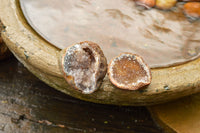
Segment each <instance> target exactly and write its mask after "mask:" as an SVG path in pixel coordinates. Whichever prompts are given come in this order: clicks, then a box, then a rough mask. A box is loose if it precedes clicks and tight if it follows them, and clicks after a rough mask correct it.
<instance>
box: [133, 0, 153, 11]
mask: <svg viewBox="0 0 200 133" xmlns="http://www.w3.org/2000/svg"><path fill="white" fill-rule="evenodd" d="M135 2H136V5H138V6H142V7H144V8H146V9H149V8H152V7H154V6H155V4H156V0H136V1H135Z"/></svg>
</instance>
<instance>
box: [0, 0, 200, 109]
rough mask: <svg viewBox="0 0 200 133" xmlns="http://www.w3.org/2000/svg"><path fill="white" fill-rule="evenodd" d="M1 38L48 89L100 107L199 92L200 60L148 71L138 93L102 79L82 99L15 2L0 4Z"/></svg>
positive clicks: (1, 0)
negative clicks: (148, 77)
mask: <svg viewBox="0 0 200 133" xmlns="http://www.w3.org/2000/svg"><path fill="white" fill-rule="evenodd" d="M0 3H1V4H0V18H1V20H2V23H3V24H4V27H5V28H4V30H3V31H2V38H3V40H4V41H5V43H6V45H7V46H8V47H9V49H10V50H11V51H12V52H13V54H14V55H15V56H16V57H17V59H18V60H19V61H20V62H22V63H23V64H24V65H25V66H26V67H27V68H28V69H29V70H30V71H31V72H32V73H33V74H35V75H36V76H37V77H38V78H40V79H41V80H42V81H44V82H45V83H47V84H48V85H50V86H52V87H54V88H56V89H57V90H59V91H62V92H64V93H66V94H68V95H71V96H73V97H76V98H79V99H82V100H86V101H91V102H96V103H103V104H116V105H136V106H141V105H152V104H158V103H162V102H166V101H170V100H173V99H177V98H180V97H183V96H186V95H190V94H193V93H196V92H199V91H200V89H199V88H200V67H199V66H200V59H197V60H195V61H191V62H189V63H186V64H184V65H179V66H175V67H170V68H162V69H152V83H151V84H150V85H149V86H147V87H145V88H143V89H142V90H138V91H127V90H121V89H118V88H116V87H115V86H113V85H112V84H111V83H110V81H109V79H108V78H107V77H105V79H104V81H103V83H102V85H101V87H100V89H98V91H96V92H94V93H92V94H90V95H85V94H81V93H80V92H78V91H76V90H74V89H72V88H71V87H69V85H68V84H67V83H66V81H65V80H64V78H63V75H62V73H61V71H60V68H59V59H60V56H59V53H60V51H61V50H60V49H58V48H56V47H54V46H52V45H50V44H49V43H47V42H46V41H45V40H44V39H42V38H41V37H40V36H39V35H38V34H37V33H35V31H34V30H33V29H32V28H31V27H30V26H29V25H28V24H27V22H26V21H25V19H24V17H23V14H22V12H21V10H20V7H19V1H18V0H0Z"/></svg>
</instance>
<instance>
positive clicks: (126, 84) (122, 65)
mask: <svg viewBox="0 0 200 133" xmlns="http://www.w3.org/2000/svg"><path fill="white" fill-rule="evenodd" d="M108 73H109V78H110V80H111V82H112V83H113V84H114V85H116V86H117V87H119V88H122V89H129V90H136V89H139V88H140V87H142V86H145V85H147V84H150V82H151V73H150V69H149V67H148V66H147V65H146V64H145V63H144V61H143V59H142V58H141V57H140V56H138V55H134V54H131V53H125V54H120V56H118V57H116V58H114V59H113V60H112V61H111V63H110V64H109V67H108Z"/></svg>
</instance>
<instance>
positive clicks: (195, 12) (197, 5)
mask: <svg viewBox="0 0 200 133" xmlns="http://www.w3.org/2000/svg"><path fill="white" fill-rule="evenodd" d="M183 10H184V13H185V14H186V16H188V17H190V18H199V17H200V2H188V3H186V4H185V5H184V7H183Z"/></svg>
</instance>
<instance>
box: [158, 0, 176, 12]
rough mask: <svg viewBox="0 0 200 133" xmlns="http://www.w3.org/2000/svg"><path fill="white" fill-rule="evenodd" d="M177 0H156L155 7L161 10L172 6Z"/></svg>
mask: <svg viewBox="0 0 200 133" xmlns="http://www.w3.org/2000/svg"><path fill="white" fill-rule="evenodd" d="M176 3H177V0H156V7H157V8H159V9H162V10H169V9H171V8H172V7H174V6H175V5H176Z"/></svg>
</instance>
